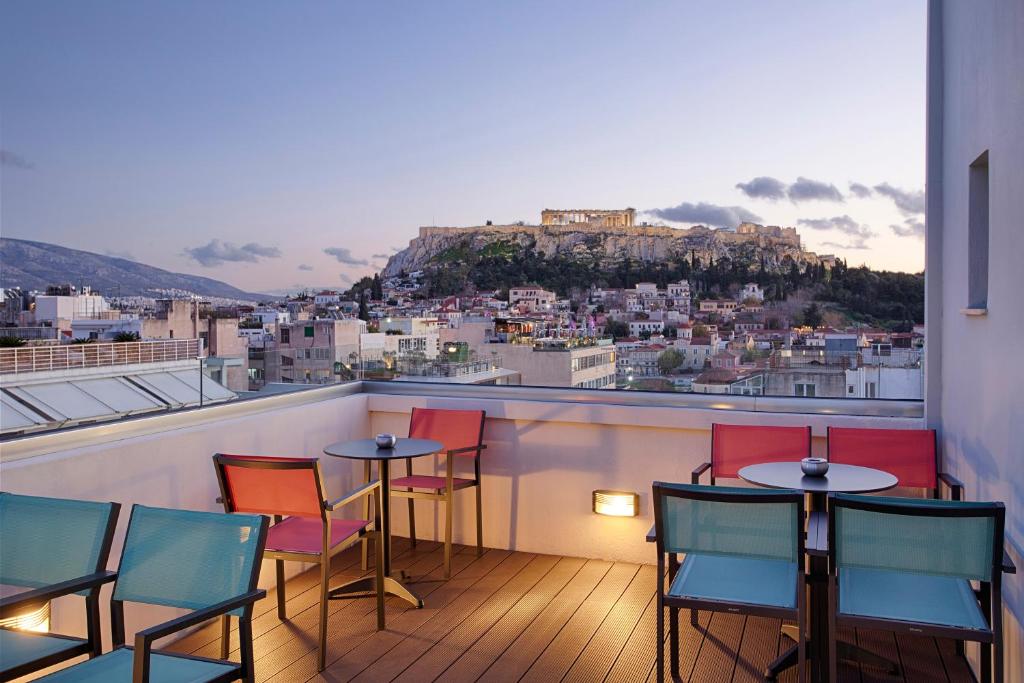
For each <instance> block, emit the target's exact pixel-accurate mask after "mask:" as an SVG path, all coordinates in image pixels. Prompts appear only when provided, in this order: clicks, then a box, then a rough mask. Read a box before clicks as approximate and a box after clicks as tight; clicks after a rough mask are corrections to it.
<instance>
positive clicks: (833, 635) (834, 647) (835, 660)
mask: <svg viewBox="0 0 1024 683" xmlns="http://www.w3.org/2000/svg"><path fill="white" fill-rule="evenodd" d="M828 582H829V583H828V661H829V670H828V680H829V683H836V681H838V680H839V652H838V650H839V647H838V643H837V640H838V639H839V624H838V622H837V620H836V605H837V600H836V579H835V577H834V576H830V577H829V578H828ZM805 593H806V591H805ZM803 613H804V610H803V609H801V610H800V615H801V622H803ZM803 634H804V629H803V624H802V623H801V627H800V635H801V637H803ZM817 647H818V651H819V652H821V645H818V646H817ZM800 671H801V673H802V672H803V669H802V668H801V669H800Z"/></svg>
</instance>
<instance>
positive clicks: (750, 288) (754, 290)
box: [740, 282, 764, 301]
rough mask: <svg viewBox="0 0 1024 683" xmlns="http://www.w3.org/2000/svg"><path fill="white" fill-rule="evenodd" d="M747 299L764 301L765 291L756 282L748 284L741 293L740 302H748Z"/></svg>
mask: <svg viewBox="0 0 1024 683" xmlns="http://www.w3.org/2000/svg"><path fill="white" fill-rule="evenodd" d="M747 299H755V300H757V301H764V290H763V289H761V286H760V285H758V284H757V283H756V282H748V283H747V284H745V285H743V289H742V291H740V301H746V300H747Z"/></svg>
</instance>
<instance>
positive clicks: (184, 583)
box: [42, 505, 267, 683]
mask: <svg viewBox="0 0 1024 683" xmlns="http://www.w3.org/2000/svg"><path fill="white" fill-rule="evenodd" d="M266 538H267V519H266V517H263V516H262V515H243V514H237V515H226V514H223V513H215V512H193V511H189V510H168V509H164V508H151V507H144V506H142V505H136V506H134V507H133V508H132V515H131V520H130V521H129V523H128V533H127V536H126V537H125V542H124V550H123V551H122V553H121V565H120V567H119V568H118V577H117V581H116V583H115V584H114V595H113V598H112V599H111V602H110V622H111V624H110V628H111V635H112V640H113V642H114V650H113V651H111V652H108V653H107V654H105V655H100V656H99V657H94V658H93V659H90V660H88V661H85V662H82V663H81V664H76V665H75V666H71V667H68V668H66V669H62V670H60V671H58V672H56V673H53V674H50V675H49V676H47V677H45V678H44V679H42V680H45V681H60V682H63V681H76V682H79V681H88V682H90V683H91V682H93V681H95V682H96V683H100V682H103V683H108V682H110V683H117V682H119V681H125V682H129V681H130V682H132V683H148V682H150V681H151V682H153V683H158V682H159V683H165V682H166V683H172V682H175V681H189V682H190V683H200V682H203V683H206V682H210V681H233V680H238V679H241V680H244V681H252V680H253V653H252V606H253V603H254V602H256V601H257V600H258V599H260V598H261V597H263V596H264V595H265V594H266V591H262V590H258V589H257V588H256V582H257V580H258V579H259V573H260V558H261V556H262V555H263V547H264V544H265V543H266ZM125 602H138V603H145V604H148V605H164V606H167V607H178V608H182V609H188V610H191V611H190V612H188V613H187V614H185V615H183V616H181V617H178V618H177V619H172V620H170V621H168V622H165V623H163V624H160V625H158V626H153V627H151V628H147V629H145V630H143V631H139V632H137V633H136V634H135V643H134V645H135V647H134V648H132V647H125V644H124V642H125V629H124V603H125ZM224 614H231V615H232V616H235V617H238V629H239V640H240V643H241V661H240V662H238V663H236V662H228V661H224V660H220V659H209V658H206V657H196V656H189V655H180V654H172V653H169V652H159V651H156V650H153V642H154V641H155V640H157V639H158V638H163V637H165V636H169V635H172V634H175V633H178V632H180V631H182V630H184V629H186V628H190V627H193V626H198V625H199V624H202V623H203V622H205V621H209V620H210V619H213V618H215V617H219V616H222V615H224Z"/></svg>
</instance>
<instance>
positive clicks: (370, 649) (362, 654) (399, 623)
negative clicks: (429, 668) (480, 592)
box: [273, 549, 512, 683]
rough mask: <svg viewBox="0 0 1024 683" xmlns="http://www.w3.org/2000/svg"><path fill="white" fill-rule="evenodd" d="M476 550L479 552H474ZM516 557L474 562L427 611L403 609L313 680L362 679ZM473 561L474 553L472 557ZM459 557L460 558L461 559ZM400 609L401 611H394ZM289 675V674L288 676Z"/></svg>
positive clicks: (496, 553)
mask: <svg viewBox="0 0 1024 683" xmlns="http://www.w3.org/2000/svg"><path fill="white" fill-rule="evenodd" d="M472 550H475V549H472ZM511 554H512V553H510V552H508V551H507V550H488V551H487V552H486V553H484V555H483V557H481V558H479V559H474V560H473V562H472V563H471V564H470V565H469V566H467V567H466V568H465V569H463V570H462V571H461V572H459V573H457V574H453V575H452V578H451V579H450V580H448V581H443V582H441V584H440V585H439V586H438V588H437V589H436V590H435V591H433V592H432V593H431V594H430V600H428V601H424V602H425V606H424V607H423V609H411V608H405V607H402V608H401V609H398V610H397V612H396V613H394V614H392V613H389V616H388V623H387V629H386V630H384V631H375V632H374V633H373V634H372V635H370V637H368V638H366V639H365V640H363V641H362V642H360V643H358V644H357V645H355V646H354V647H352V648H351V649H350V650H349V651H348V652H347V653H345V655H344V656H343V657H340V658H338V659H335V660H333V662H331V663H329V665H328V670H327V671H326V672H325V674H326V675H321V676H316V677H315V678H314V679H313V680H327V681H332V682H334V683H337V682H340V681H348V680H351V679H353V678H355V677H356V676H358V675H360V674H361V673H362V672H363V671H365V670H366V669H367V668H369V667H370V666H372V665H373V664H374V662H376V661H377V660H379V659H381V658H382V657H387V656H388V653H389V652H390V651H391V649H392V648H394V647H395V646H396V645H398V644H399V643H401V642H402V641H403V640H404V639H405V638H409V637H417V634H419V633H421V628H422V627H423V625H424V624H427V623H428V622H429V621H431V620H432V619H433V618H435V617H437V616H438V614H440V613H442V611H443V610H444V608H445V607H447V606H448V605H450V604H451V603H452V602H454V601H455V600H456V599H457V598H458V597H459V596H460V595H462V594H463V593H464V592H465V591H466V590H467V589H469V588H470V587H471V586H473V585H474V584H475V583H476V582H478V581H480V580H481V579H483V578H484V577H486V576H487V575H488V574H489V573H490V572H491V571H492V570H493V569H494V568H495V567H497V566H499V565H500V564H501V563H502V562H504V561H505V560H506V559H508V557H509V556H510V555H511ZM470 556H471V558H472V557H473V553H472V552H471V553H470ZM457 557H458V556H457ZM393 609H397V608H393ZM284 673H285V674H287V673H289V672H287V671H286V672H284ZM273 680H274V681H275V683H278V682H279V681H285V680H306V679H293V678H284V677H281V676H277V677H275V678H274V679H273Z"/></svg>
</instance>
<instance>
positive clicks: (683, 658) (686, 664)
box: [647, 608, 712, 683]
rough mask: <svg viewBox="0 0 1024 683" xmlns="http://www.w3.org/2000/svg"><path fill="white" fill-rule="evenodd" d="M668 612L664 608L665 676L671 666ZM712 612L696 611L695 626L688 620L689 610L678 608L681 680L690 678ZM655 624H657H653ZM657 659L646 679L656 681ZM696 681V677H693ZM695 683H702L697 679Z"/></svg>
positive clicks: (663, 646)
mask: <svg viewBox="0 0 1024 683" xmlns="http://www.w3.org/2000/svg"><path fill="white" fill-rule="evenodd" d="M668 613H669V610H668V609H667V608H666V609H665V642H664V643H662V651H663V652H664V656H665V677H666V678H668V677H669V676H670V672H671V668H670V662H671V661H672V660H671V659H670V658H669V654H670V653H669V642H670V641H669V637H668V626H669V620H668ZM711 615H712V612H709V611H707V610H703V611H700V612H698V613H697V626H696V627H695V626H694V625H693V624H692V623H691V621H690V610H686V609H682V610H679V675H680V676H682V678H683V680H684V681H686V680H691V679H690V673H691V672H692V671H693V666H694V664H695V663H696V661H697V656H698V654H699V653H700V648H701V644H702V643H703V642H704V633H705V631H707V628H708V625H709V624H710V623H711ZM655 626H657V624H655ZM657 673H658V668H657V661H655V664H654V665H653V666H652V667H651V671H650V673H649V674H648V676H647V680H648V681H656V680H657V678H658V676H657ZM693 680H695V681H696V679H693ZM696 683H702V682H700V681H697V682H696Z"/></svg>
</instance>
